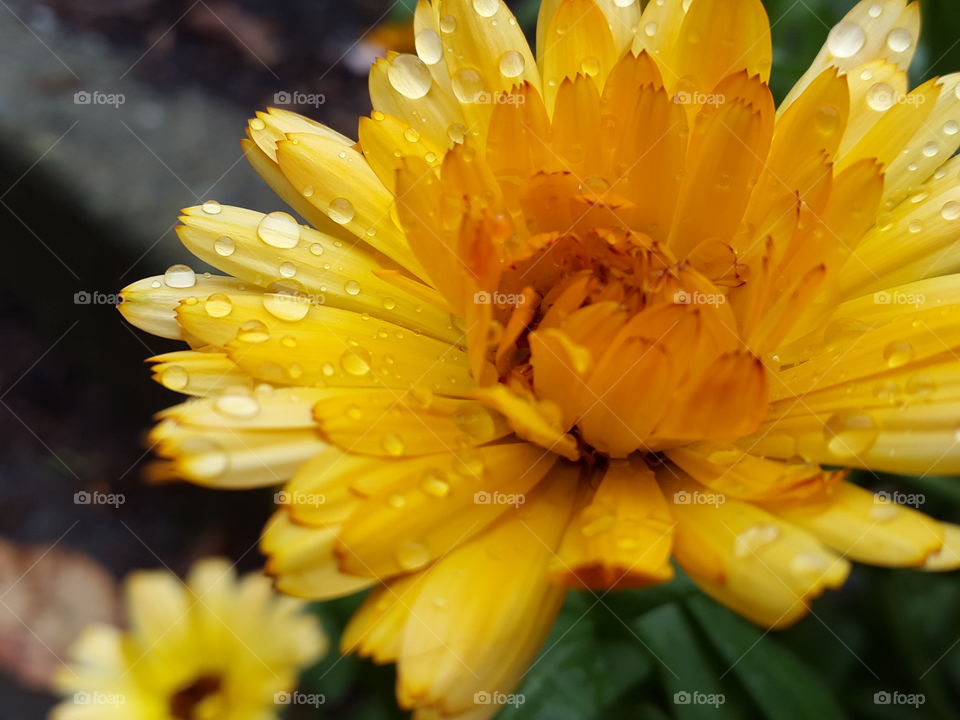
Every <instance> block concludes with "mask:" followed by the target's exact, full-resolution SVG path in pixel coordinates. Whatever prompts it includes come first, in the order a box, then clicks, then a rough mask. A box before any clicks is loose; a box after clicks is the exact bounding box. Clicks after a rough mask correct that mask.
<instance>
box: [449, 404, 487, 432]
mask: <svg viewBox="0 0 960 720" xmlns="http://www.w3.org/2000/svg"><path fill="white" fill-rule="evenodd" d="M453 421H454V423H456V425H457V427H458V428H460V430H462V431H463V432H465V433H467V434H468V435H470V436H471V437H472V438H475V439H476V440H478V441H479V442H487V441H489V440H492V439H493V437H494V435H496V424H495V423H494V420H493V417H492V416H491V415H490V413H489V412H488V411H487V409H486V408H485V407H484V406H483V405H481V404H480V403H471V402H465V403H462V404H460V405H459V406H458V407H457V409H456V410H455V411H454V413H453Z"/></svg>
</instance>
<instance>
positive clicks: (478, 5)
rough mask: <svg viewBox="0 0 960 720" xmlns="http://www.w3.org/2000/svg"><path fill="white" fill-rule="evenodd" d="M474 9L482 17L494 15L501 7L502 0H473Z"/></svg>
mask: <svg viewBox="0 0 960 720" xmlns="http://www.w3.org/2000/svg"><path fill="white" fill-rule="evenodd" d="M473 9H474V10H476V11H477V15H479V16H480V17H493V16H494V15H496V14H497V10H499V9H500V0H473Z"/></svg>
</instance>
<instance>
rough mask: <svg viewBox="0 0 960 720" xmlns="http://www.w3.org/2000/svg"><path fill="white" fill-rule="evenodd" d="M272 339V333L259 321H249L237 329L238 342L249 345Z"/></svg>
mask: <svg viewBox="0 0 960 720" xmlns="http://www.w3.org/2000/svg"><path fill="white" fill-rule="evenodd" d="M269 339H270V331H269V330H267V326H266V325H264V324H263V323H262V322H260V321H259V320H247V322H245V323H243V325H241V326H240V327H239V328H237V340H239V341H241V342H247V343H261V342H263V341H265V340H269Z"/></svg>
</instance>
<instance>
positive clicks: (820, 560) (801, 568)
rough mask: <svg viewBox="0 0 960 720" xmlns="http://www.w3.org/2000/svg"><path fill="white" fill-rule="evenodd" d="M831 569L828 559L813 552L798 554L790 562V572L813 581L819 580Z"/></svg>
mask: <svg viewBox="0 0 960 720" xmlns="http://www.w3.org/2000/svg"><path fill="white" fill-rule="evenodd" d="M829 568H830V565H829V563H828V562H827V559H826V558H825V557H823V556H822V555H817V554H816V553H811V552H802V553H798V554H797V555H795V556H794V557H793V559H792V560H791V561H790V572H791V573H793V574H794V575H798V576H800V577H802V578H807V579H809V580H811V581H816V580H818V579H819V578H820V577H821V576H822V575H823V574H824V573H825V572H826V571H827V570H828V569H829Z"/></svg>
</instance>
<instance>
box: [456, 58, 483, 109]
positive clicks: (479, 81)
mask: <svg viewBox="0 0 960 720" xmlns="http://www.w3.org/2000/svg"><path fill="white" fill-rule="evenodd" d="M452 82H453V94H454V95H456V96H457V100H459V101H460V102H462V103H465V104H470V103H475V102H477V99H478V97H479V96H480V95H481V93H483V92H484V84H483V77H482V76H481V75H480V73H479V72H478V71H477V70H475V69H474V68H470V67H462V68H460V69H459V70H457V71H456V72H455V73H454V75H453V80H452Z"/></svg>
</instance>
